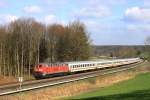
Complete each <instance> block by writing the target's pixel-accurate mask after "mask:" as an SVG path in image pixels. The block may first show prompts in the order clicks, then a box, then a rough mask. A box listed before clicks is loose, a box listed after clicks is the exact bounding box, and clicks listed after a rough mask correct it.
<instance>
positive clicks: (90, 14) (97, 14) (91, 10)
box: [73, 6, 111, 18]
mask: <svg viewBox="0 0 150 100" xmlns="http://www.w3.org/2000/svg"><path fill="white" fill-rule="evenodd" d="M109 15H111V11H110V9H109V8H108V7H106V6H97V7H93V6H91V7H85V8H81V9H80V10H77V11H75V12H74V13H73V16H75V17H80V18H103V17H106V16H109Z"/></svg>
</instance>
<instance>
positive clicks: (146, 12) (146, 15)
mask: <svg viewBox="0 0 150 100" xmlns="http://www.w3.org/2000/svg"><path fill="white" fill-rule="evenodd" d="M125 21H129V22H130V21H131V22H148V23H149V22H150V8H140V7H132V8H128V9H127V10H126V12H125Z"/></svg>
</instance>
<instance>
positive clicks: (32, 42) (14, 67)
mask: <svg viewBox="0 0 150 100" xmlns="http://www.w3.org/2000/svg"><path fill="white" fill-rule="evenodd" d="M90 54H91V52H90V40H89V35H88V32H87V31H86V28H85V26H84V24H83V23H81V22H80V21H74V22H72V23H70V24H69V25H66V26H64V25H61V24H52V25H45V24H42V23H39V22H37V21H35V20H34V19H32V18H20V19H18V20H16V21H14V22H11V23H9V24H7V25H3V26H0V75H4V76H15V77H18V76H25V75H26V76H28V77H30V76H31V74H32V69H33V68H34V66H35V65H36V64H38V63H40V62H47V63H51V62H64V61H77V60H87V59H88V58H89V56H90Z"/></svg>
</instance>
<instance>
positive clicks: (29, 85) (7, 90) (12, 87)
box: [0, 62, 144, 96]
mask: <svg viewBox="0 0 150 100" xmlns="http://www.w3.org/2000/svg"><path fill="white" fill-rule="evenodd" d="M141 63H144V62H138V63H134V64H130V65H123V66H119V67H113V68H110V69H103V70H96V71H91V72H86V73H79V74H73V75H67V76H61V77H54V78H49V79H42V80H32V81H25V82H23V83H22V84H20V83H19V82H18V83H13V84H7V85H2V86H0V96H3V95H9V94H13V93H18V92H23V91H29V90H34V89H39V88H44V87H48V86H54V85H59V84H64V83H68V82H73V81H78V80H82V79H87V78H91V77H96V76H99V75H106V74H111V73H116V72H121V71H125V70H128V69H132V68H135V67H137V66H138V65H139V64H141ZM20 85H21V87H20Z"/></svg>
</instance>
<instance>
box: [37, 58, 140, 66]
mask: <svg viewBox="0 0 150 100" xmlns="http://www.w3.org/2000/svg"><path fill="white" fill-rule="evenodd" d="M132 59H133V60H134V59H139V58H127V59H112V60H93V61H70V62H56V63H39V64H48V65H50V64H92V63H106V62H114V61H125V60H132Z"/></svg>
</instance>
